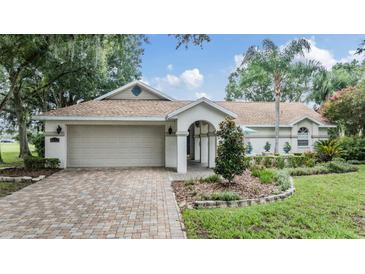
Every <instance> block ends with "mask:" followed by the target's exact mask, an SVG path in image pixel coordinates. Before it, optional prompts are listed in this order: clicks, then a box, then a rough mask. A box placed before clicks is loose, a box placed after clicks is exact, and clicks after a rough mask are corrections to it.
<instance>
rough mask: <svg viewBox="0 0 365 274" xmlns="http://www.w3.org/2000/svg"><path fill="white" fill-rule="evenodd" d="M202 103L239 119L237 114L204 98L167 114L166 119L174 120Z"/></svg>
mask: <svg viewBox="0 0 365 274" xmlns="http://www.w3.org/2000/svg"><path fill="white" fill-rule="evenodd" d="M201 103H205V104H207V105H209V106H211V107H212V108H215V109H217V110H219V111H221V112H223V113H225V114H226V115H228V116H230V117H232V118H237V114H236V113H234V112H232V111H230V110H228V109H226V108H224V107H222V106H220V105H218V104H216V103H214V102H212V101H210V100H209V99H208V98H205V97H202V98H200V99H198V100H196V101H194V102H192V103H190V104H188V105H186V106H183V107H181V108H178V109H177V110H174V111H173V112H170V113H169V114H167V116H166V118H167V119H172V118H173V117H175V116H177V115H179V114H180V113H182V112H184V111H186V110H188V109H190V108H192V107H195V106H196V105H199V104H201Z"/></svg>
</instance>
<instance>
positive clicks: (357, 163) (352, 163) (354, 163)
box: [347, 160, 365, 165]
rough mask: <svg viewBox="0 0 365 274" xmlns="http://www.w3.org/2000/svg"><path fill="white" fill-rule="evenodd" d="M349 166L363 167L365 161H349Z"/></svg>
mask: <svg viewBox="0 0 365 274" xmlns="http://www.w3.org/2000/svg"><path fill="white" fill-rule="evenodd" d="M347 162H348V163H349V164H351V165H364V164H365V160H362V161H359V160H349V161H347Z"/></svg>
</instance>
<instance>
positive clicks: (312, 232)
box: [183, 165, 365, 239]
mask: <svg viewBox="0 0 365 274" xmlns="http://www.w3.org/2000/svg"><path fill="white" fill-rule="evenodd" d="M294 181H295V187H296V190H297V191H296V192H295V194H294V196H292V197H291V198H288V199H287V200H284V201H280V202H276V203H273V204H266V205H256V206H251V207H248V208H238V209H233V208H232V209H202V210H193V209H190V210H184V212H183V219H184V222H185V226H186V228H187V234H188V237H189V238H220V239H226V238H261V239H268V238H274V239H280V238H315V239H316V238H365V165H362V166H360V171H359V172H356V173H347V174H333V175H317V176H304V177H296V178H295V180H294Z"/></svg>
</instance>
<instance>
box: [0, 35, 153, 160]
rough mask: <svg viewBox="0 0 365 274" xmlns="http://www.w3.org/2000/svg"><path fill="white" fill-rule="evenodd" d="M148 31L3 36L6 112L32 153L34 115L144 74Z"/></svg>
mask: <svg viewBox="0 0 365 274" xmlns="http://www.w3.org/2000/svg"><path fill="white" fill-rule="evenodd" d="M144 41H147V40H146V38H145V37H144V36H143V35H1V36H0V78H1V79H2V80H3V81H2V84H1V85H0V110H2V111H5V114H3V115H4V116H5V118H7V120H8V121H9V122H10V123H13V124H14V125H16V126H17V127H18V129H19V140H20V144H21V146H20V151H21V156H23V157H24V156H26V155H28V154H29V148H28V144H27V143H28V142H27V134H26V131H27V126H28V125H29V122H30V121H29V118H30V115H31V114H32V113H33V114H34V113H37V112H39V111H46V110H49V109H53V108H57V107H63V106H67V105H71V104H75V103H76V102H78V101H81V100H88V99H91V98H93V97H95V96H98V95H101V94H102V93H105V92H107V91H110V89H113V88H116V87H118V86H121V85H123V84H125V83H127V82H129V81H131V80H134V79H136V78H139V77H140V76H141V74H140V65H141V56H142V54H143V48H142V47H141V45H142V43H143V42H144Z"/></svg>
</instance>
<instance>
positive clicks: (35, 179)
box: [0, 175, 46, 183]
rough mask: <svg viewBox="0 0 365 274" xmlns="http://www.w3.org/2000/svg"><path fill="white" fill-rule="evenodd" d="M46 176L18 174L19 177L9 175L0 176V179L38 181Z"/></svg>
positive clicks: (3, 180)
mask: <svg viewBox="0 0 365 274" xmlns="http://www.w3.org/2000/svg"><path fill="white" fill-rule="evenodd" d="M44 178H46V175H39V176H38V177H30V176H20V177H10V176H0V181H2V182H30V181H31V182H33V183H36V182H39V181H40V180H43V179H44Z"/></svg>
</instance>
